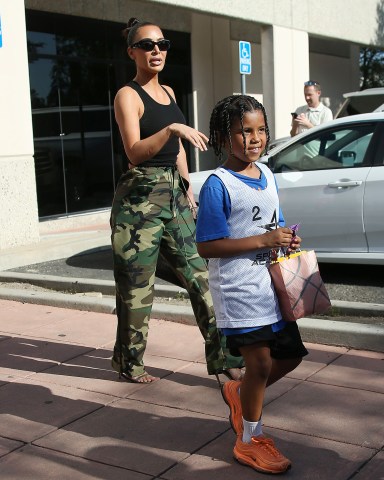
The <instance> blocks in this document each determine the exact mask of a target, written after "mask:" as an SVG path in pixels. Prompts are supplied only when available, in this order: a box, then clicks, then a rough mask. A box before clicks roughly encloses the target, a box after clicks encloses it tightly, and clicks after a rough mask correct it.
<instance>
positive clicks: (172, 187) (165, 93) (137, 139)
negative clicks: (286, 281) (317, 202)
mask: <svg viewBox="0 0 384 480" xmlns="http://www.w3.org/2000/svg"><path fill="white" fill-rule="evenodd" d="M125 33H126V39H127V45H128V49H127V52H128V56H129V57H130V58H131V59H132V60H134V62H135V64H136V76H135V78H134V79H133V80H132V81H131V82H129V83H128V85H126V86H124V87H122V88H121V89H120V90H119V91H118V92H117V94H116V97H115V102H114V108H115V116H116V121H117V123H118V125H119V129H120V134H121V137H122V140H123V144H124V149H125V152H126V154H127V157H128V160H129V163H130V168H129V170H128V171H127V172H126V173H125V174H123V175H122V177H121V178H120V180H119V183H118V185H117V189H116V193H115V198H114V201H113V205H112V212H111V228H112V249H113V257H114V276H115V281H116V312H117V317H118V326H117V335H116V344H115V348H114V355H113V358H112V366H113V368H114V369H115V370H116V371H118V372H119V374H120V376H122V377H123V378H124V379H126V380H128V381H131V382H135V383H150V382H153V381H155V380H157V379H158V378H156V377H153V376H152V375H150V374H149V373H147V372H146V370H145V368H144V362H143V356H144V352H145V347H146V342H147V336H148V321H149V318H150V313H151V308H152V302H153V292H154V280H155V271H156V265H157V260H158V255H159V253H160V254H161V255H162V258H163V259H165V261H167V262H168V263H169V265H170V267H171V268H172V270H173V272H174V273H175V275H176V276H177V278H178V279H179V280H180V282H181V284H182V285H184V286H185V288H186V289H187V291H188V293H189V296H190V299H191V303H192V307H193V310H194V313H195V316H196V319H197V323H198V326H199V328H200V331H201V333H202V335H203V337H204V339H205V353H206V360H207V369H208V373H209V374H218V373H220V372H223V373H226V374H227V376H230V377H231V378H238V377H239V376H241V371H240V369H239V367H241V366H242V359H240V360H239V359H238V358H234V357H231V356H230V355H225V354H224V353H223V350H222V346H221V345H225V338H223V337H221V336H220V334H219V332H218V330H217V328H216V320H215V317H214V312H213V307H212V299H211V296H210V294H209V290H208V284H207V278H208V275H207V269H206V264H205V262H204V260H202V259H201V258H200V257H199V255H198V253H197V250H196V245H195V240H194V235H195V224H194V218H193V215H192V211H193V209H194V208H195V203H194V200H193V195H192V190H191V187H190V186H189V182H188V180H189V173H188V167H187V160H186V155H185V150H184V148H183V145H182V143H181V139H184V140H187V141H189V142H190V143H191V144H192V145H193V146H194V147H196V148H199V149H200V150H201V151H205V150H206V149H207V146H206V143H207V141H208V138H207V137H206V136H205V135H204V134H203V133H201V132H198V131H197V130H195V129H194V128H191V127H189V126H187V125H185V119H184V116H183V114H182V112H181V110H180V109H179V108H178V106H177V105H176V102H175V98H174V93H173V91H172V89H171V88H170V87H168V86H165V85H160V83H159V78H158V75H159V73H160V72H161V71H162V70H163V68H164V65H165V60H166V57H167V51H168V49H169V48H170V42H169V40H166V39H164V36H163V33H162V31H161V29H160V28H159V27H158V26H157V25H154V24H152V23H149V22H139V21H138V20H136V19H130V21H129V22H128V28H127V29H126V32H125Z"/></svg>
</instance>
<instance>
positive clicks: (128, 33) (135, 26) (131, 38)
mask: <svg viewBox="0 0 384 480" xmlns="http://www.w3.org/2000/svg"><path fill="white" fill-rule="evenodd" d="M147 25H155V24H154V23H151V22H140V21H139V20H138V19H137V18H135V17H132V18H130V19H129V20H128V22H127V26H126V28H124V30H123V31H122V35H123V37H124V38H125V40H126V41H127V45H128V47H130V46H131V45H132V44H133V43H135V37H136V33H137V31H138V30H139V29H140V28H141V27H146V26H147ZM155 26H157V25H155Z"/></svg>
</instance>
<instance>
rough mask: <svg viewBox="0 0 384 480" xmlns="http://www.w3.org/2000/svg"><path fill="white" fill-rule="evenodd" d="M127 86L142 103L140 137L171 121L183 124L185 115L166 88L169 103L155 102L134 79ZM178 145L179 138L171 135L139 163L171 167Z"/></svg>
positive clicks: (160, 128) (150, 133) (146, 135)
mask: <svg viewBox="0 0 384 480" xmlns="http://www.w3.org/2000/svg"><path fill="white" fill-rule="evenodd" d="M128 86H129V87H131V88H133V90H135V91H136V92H137V93H138V94H139V96H140V98H141V100H142V101H143V104H144V113H143V116H142V117H141V118H140V122H139V123H140V139H144V138H147V137H150V136H151V135H153V134H155V133H156V132H158V131H160V130H162V129H163V128H164V127H167V126H168V125H170V124H171V123H183V124H185V117H184V115H183V113H182V111H181V110H180V108H179V107H178V106H177V104H176V102H175V101H174V100H173V98H172V97H171V95H170V94H169V93H168V92H167V90H166V89H165V88H164V87H162V88H163V90H164V91H165V93H166V94H167V95H168V97H169V99H170V101H171V103H170V104H169V105H162V104H161V103H157V102H156V101H155V100H153V98H152V97H151V96H150V95H148V93H147V92H146V91H145V90H144V89H143V88H142V87H141V86H140V85H139V84H138V83H137V82H135V81H134V80H132V81H131V82H129V83H128ZM179 150H180V145H179V138H178V137H176V136H175V135H172V136H171V137H170V139H169V140H168V142H167V143H166V144H165V145H164V146H163V148H162V149H161V150H160V151H159V152H157V154H156V155H155V156H154V157H152V158H150V159H149V160H146V161H145V162H143V163H141V164H140V166H143V167H173V166H174V165H175V164H176V159H177V155H178V154H179Z"/></svg>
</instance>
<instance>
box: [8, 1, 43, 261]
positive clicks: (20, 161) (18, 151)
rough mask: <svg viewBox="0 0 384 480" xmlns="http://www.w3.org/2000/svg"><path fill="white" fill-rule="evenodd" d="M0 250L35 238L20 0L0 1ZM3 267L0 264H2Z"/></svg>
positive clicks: (30, 139)
mask: <svg viewBox="0 0 384 480" xmlns="http://www.w3.org/2000/svg"><path fill="white" fill-rule="evenodd" d="M0 15H1V26H2V46H1V47H0V65H2V66H5V67H4V68H1V72H0V105H1V115H0V132H1V142H0V205H1V208H0V225H1V229H0V249H5V248H9V247H14V246H18V245H27V244H30V243H35V242H37V241H38V240H39V218H38V210H37V197H36V180H35V169H34V160H33V133H32V115H31V101H30V92H29V73H28V55H27V40H26V27H25V11H24V1H23V0H12V2H10V1H9V0H0ZM0 268H1V265H0Z"/></svg>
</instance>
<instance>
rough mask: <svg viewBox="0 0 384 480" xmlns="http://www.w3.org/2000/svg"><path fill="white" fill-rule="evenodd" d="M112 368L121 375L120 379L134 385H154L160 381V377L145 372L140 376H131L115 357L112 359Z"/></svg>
mask: <svg viewBox="0 0 384 480" xmlns="http://www.w3.org/2000/svg"><path fill="white" fill-rule="evenodd" d="M111 363H112V368H113V369H114V370H115V371H116V372H117V373H118V374H119V378H123V379H124V380H126V381H127V382H132V383H152V382H156V381H157V380H160V378H159V377H154V376H152V375H150V374H149V373H148V372H146V371H144V372H143V373H141V374H140V375H131V374H130V373H128V372H124V371H122V368H121V364H120V362H119V360H118V359H116V357H115V355H114V356H113V357H112V361H111Z"/></svg>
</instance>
